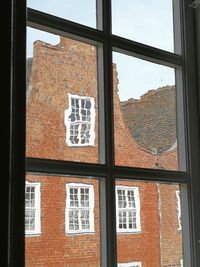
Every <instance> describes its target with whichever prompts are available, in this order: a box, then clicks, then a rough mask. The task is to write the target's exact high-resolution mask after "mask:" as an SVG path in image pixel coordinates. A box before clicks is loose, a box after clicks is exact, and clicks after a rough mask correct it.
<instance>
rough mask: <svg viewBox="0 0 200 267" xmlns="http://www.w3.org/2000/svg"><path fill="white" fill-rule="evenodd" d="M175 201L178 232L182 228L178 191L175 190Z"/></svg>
mask: <svg viewBox="0 0 200 267" xmlns="http://www.w3.org/2000/svg"><path fill="white" fill-rule="evenodd" d="M176 201H177V217H178V230H181V229H182V226H181V200H180V190H176Z"/></svg>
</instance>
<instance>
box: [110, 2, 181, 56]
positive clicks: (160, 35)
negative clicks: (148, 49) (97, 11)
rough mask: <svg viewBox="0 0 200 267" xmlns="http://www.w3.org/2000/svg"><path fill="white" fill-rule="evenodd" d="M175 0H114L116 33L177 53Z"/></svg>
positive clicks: (113, 21)
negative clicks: (175, 45)
mask: <svg viewBox="0 0 200 267" xmlns="http://www.w3.org/2000/svg"><path fill="white" fill-rule="evenodd" d="M173 2H177V1H172V0H165V1H160V0H151V1H149V0H140V1H133V0H124V1H121V0H112V26H113V29H112V31H113V34H116V35H119V36H121V37H125V38H128V39H131V40H133V41H137V42H140V43H144V44H146V45H150V46H154V47H156V48H160V49H163V50H167V51H170V52H174V33H173V32H174V29H173V28H174V23H173ZM177 17H178V14H176V19H177Z"/></svg>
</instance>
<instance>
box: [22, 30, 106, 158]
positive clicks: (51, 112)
mask: <svg viewBox="0 0 200 267" xmlns="http://www.w3.org/2000/svg"><path fill="white" fill-rule="evenodd" d="M97 49H98V48H97V47H95V46H92V45H89V44H86V43H81V42H78V41H75V40H72V39H68V38H64V37H62V36H55V35H52V34H49V33H46V32H42V31H38V30H34V29H31V28H29V29H28V39H27V122H26V153H27V156H28V157H39V158H49V159H57V160H58V159H59V160H69V161H79V162H90V163H96V162H99V142H98V116H99V115H98V92H97V91H98V85H97V83H98V81H97ZM102 147H103V146H102Z"/></svg>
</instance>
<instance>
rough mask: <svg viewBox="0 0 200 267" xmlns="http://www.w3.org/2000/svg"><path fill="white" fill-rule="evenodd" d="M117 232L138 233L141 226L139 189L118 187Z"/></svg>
mask: <svg viewBox="0 0 200 267" xmlns="http://www.w3.org/2000/svg"><path fill="white" fill-rule="evenodd" d="M116 193H117V196H116V202H117V203H116V207H117V230H118V232H138V231H140V230H141V226H140V200H139V190H138V187H126V186H117V187H116Z"/></svg>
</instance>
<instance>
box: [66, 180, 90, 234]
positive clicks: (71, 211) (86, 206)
mask: <svg viewBox="0 0 200 267" xmlns="http://www.w3.org/2000/svg"><path fill="white" fill-rule="evenodd" d="M66 191H67V199H66V224H65V226H66V233H72V234H73V233H87V232H94V189H93V186H92V185H87V184H78V183H77V184H76V183H70V184H66Z"/></svg>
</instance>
